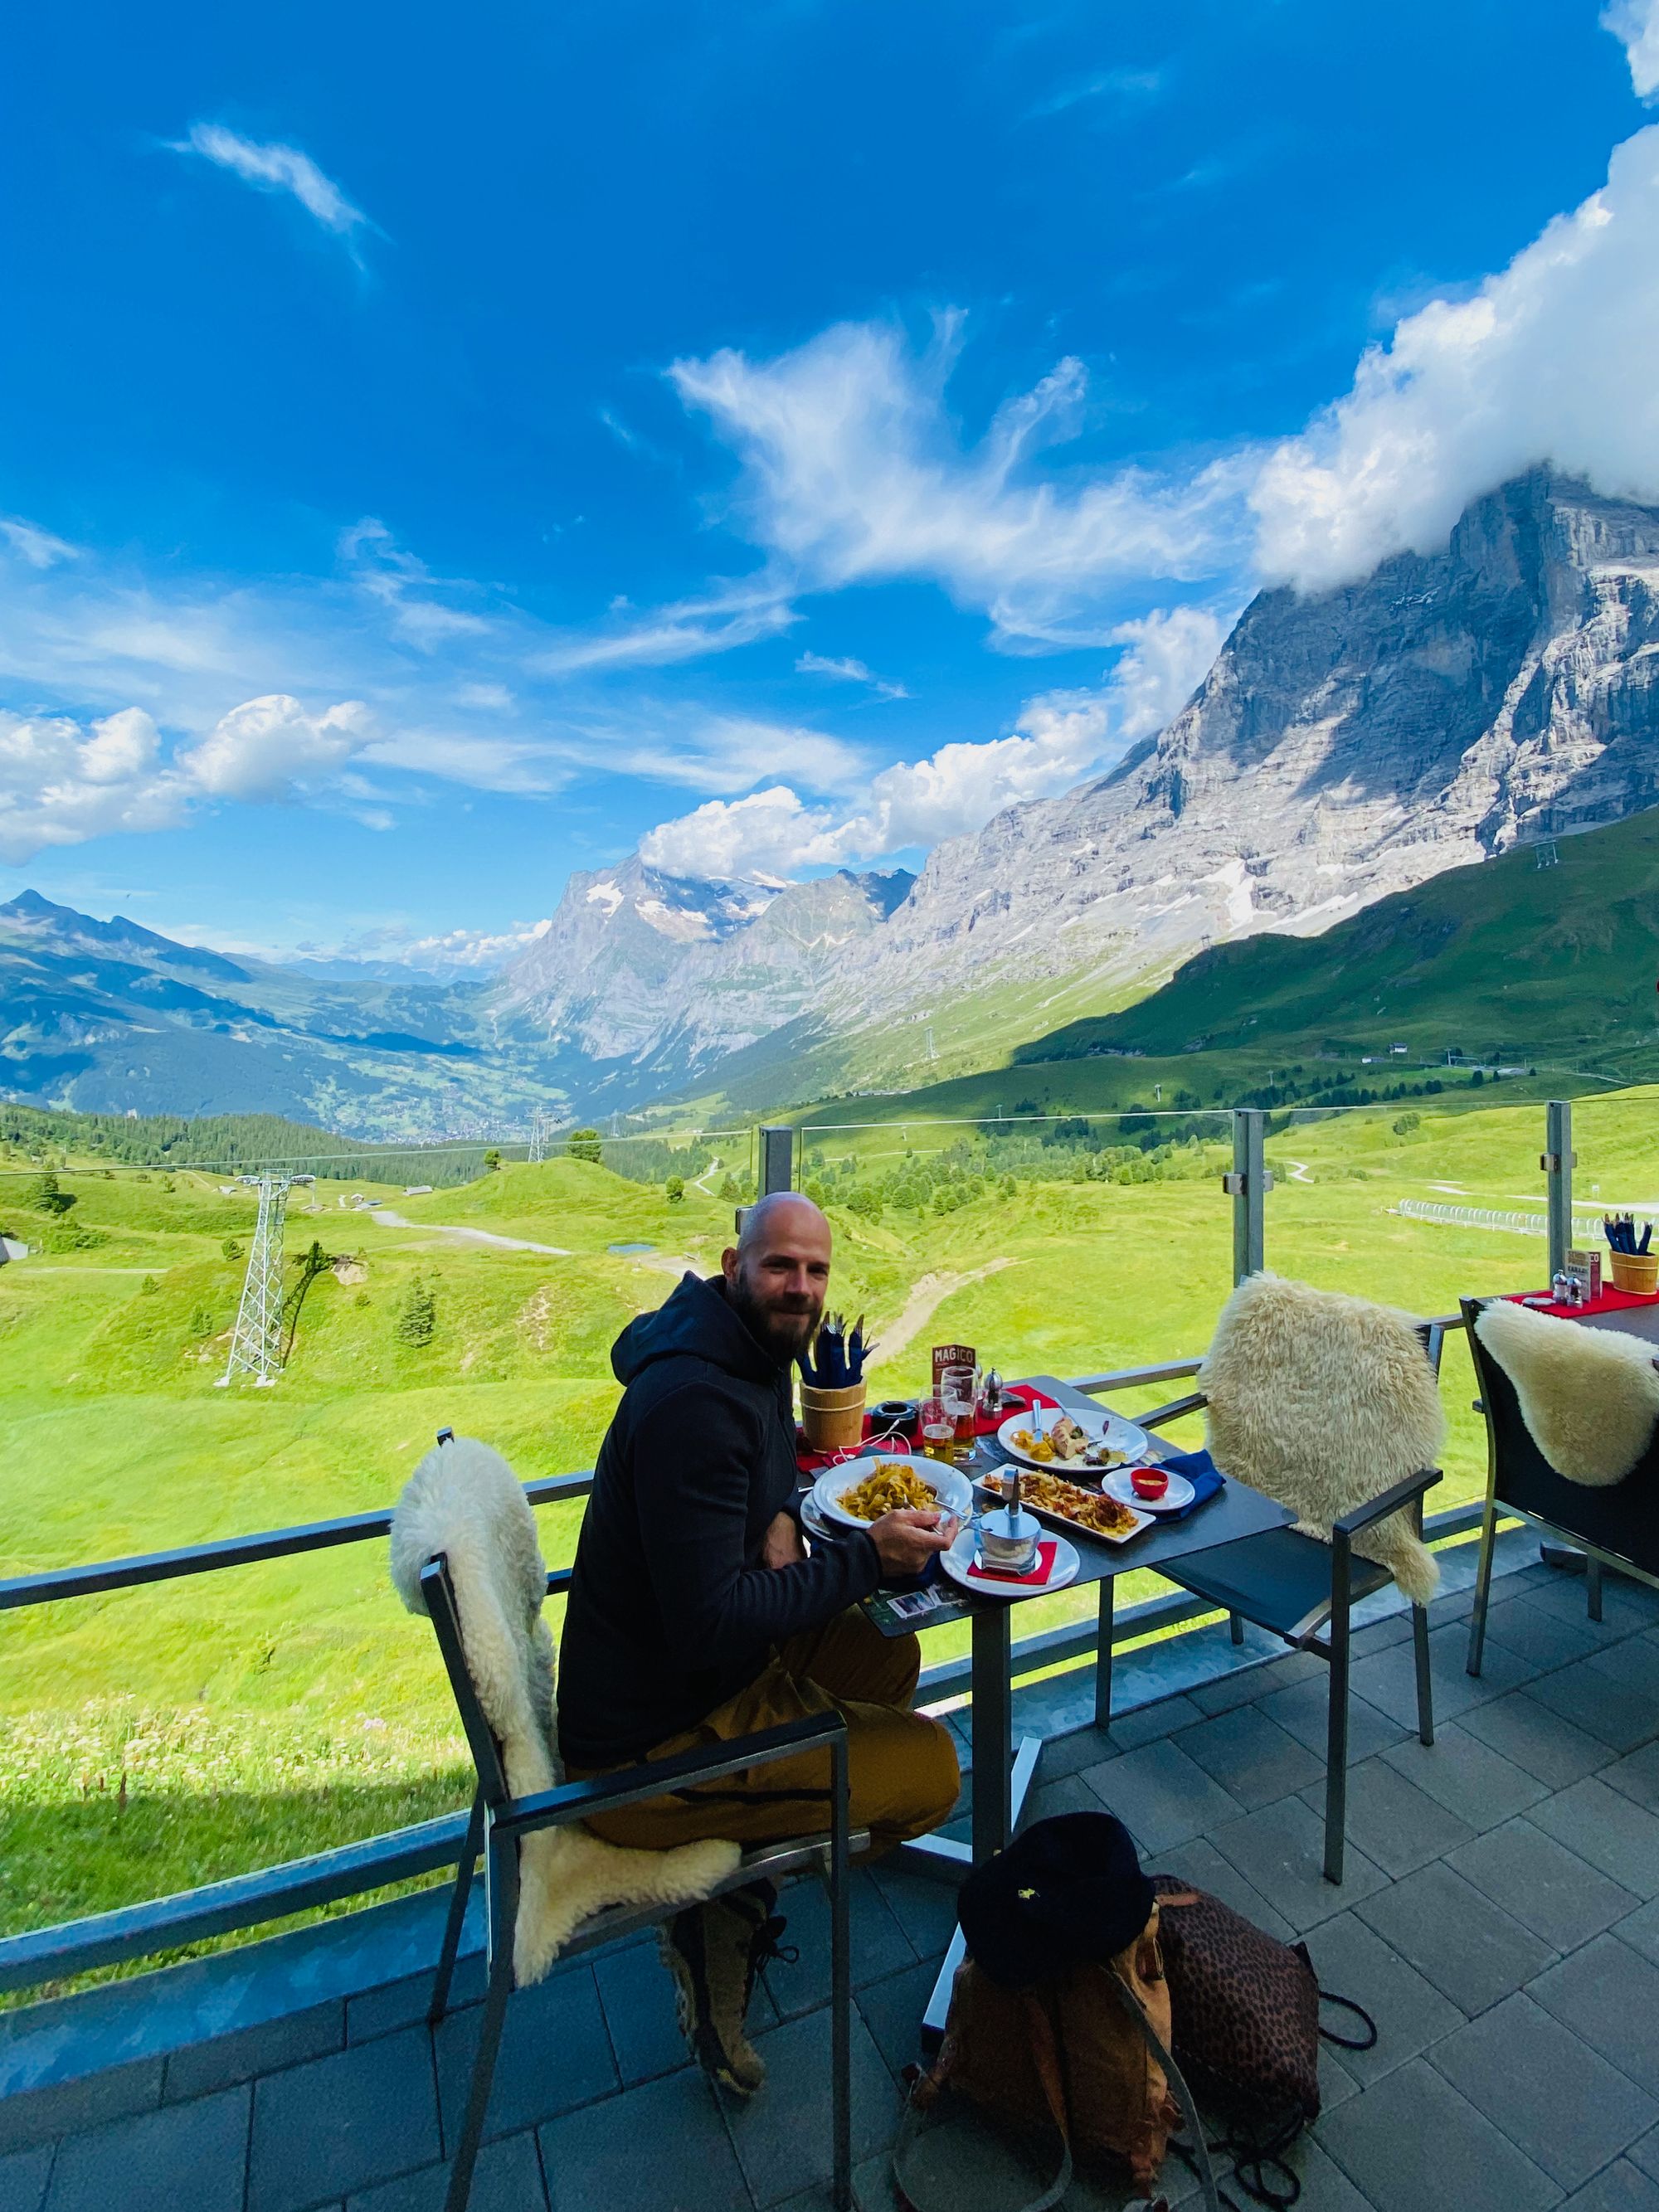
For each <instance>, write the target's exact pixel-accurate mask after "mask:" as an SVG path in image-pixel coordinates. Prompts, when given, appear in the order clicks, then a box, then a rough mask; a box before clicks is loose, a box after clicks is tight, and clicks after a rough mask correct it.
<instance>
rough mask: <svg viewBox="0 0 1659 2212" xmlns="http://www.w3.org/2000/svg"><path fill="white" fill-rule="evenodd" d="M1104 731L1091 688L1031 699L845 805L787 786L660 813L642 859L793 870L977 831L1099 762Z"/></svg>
mask: <svg viewBox="0 0 1659 2212" xmlns="http://www.w3.org/2000/svg"><path fill="white" fill-rule="evenodd" d="M1107 736H1108V711H1107V707H1106V703H1105V702H1104V701H1103V699H1102V698H1101V696H1099V695H1098V694H1097V693H1095V692H1091V691H1054V692H1050V693H1048V694H1047V695H1045V696H1043V697H1042V698H1039V699H1033V700H1032V701H1031V702H1030V703H1029V705H1027V706H1026V707H1025V708H1024V710H1023V712H1022V713H1021V714H1020V718H1019V720H1018V723H1017V725H1016V726H1015V728H1014V730H1013V731H1012V732H1011V733H1010V734H1009V735H1008V736H1007V737H1004V738H991V739H990V740H989V741H988V742H987V743H985V744H967V743H960V744H946V745H941V746H940V747H939V750H937V751H936V752H933V753H932V754H930V755H929V756H928V757H927V759H926V760H921V761H915V762H906V761H898V762H896V763H894V764H893V765H892V766H891V767H890V768H884V769H881V770H879V771H878V773H877V774H876V775H874V776H872V778H871V779H870V781H869V784H868V786H867V789H866V795H865V797H864V799H863V800H862V802H861V803H860V805H858V806H857V807H856V808H855V809H854V811H851V812H850V813H849V812H848V811H845V810H844V809H842V810H837V809H835V808H832V807H829V806H808V805H806V804H805V801H804V800H803V799H801V798H800V797H799V793H797V792H795V791H794V790H793V789H792V788H791V787H789V786H788V785H787V784H773V785H770V786H769V787H767V788H766V789H765V790H763V791H756V792H751V793H749V794H748V795H747V796H746V797H744V798H742V799H710V800H709V801H708V803H707V804H706V805H702V806H699V807H696V808H695V809H694V810H693V811H692V812H691V813H690V814H685V815H682V816H680V817H678V820H676V821H672V822H665V823H662V824H661V825H660V827H659V828H658V829H653V830H652V831H651V833H650V834H649V836H647V837H646V838H645V839H644V840H643V841H642V842H641V846H640V852H641V857H642V858H643V859H644V860H646V861H647V862H648V863H649V864H650V865H651V866H653V867H659V868H662V869H664V870H665V871H666V872H668V873H669V874H671V875H686V876H757V875H763V876H786V877H787V876H793V875H796V874H799V872H800V871H801V870H802V869H805V868H815V867H818V868H821V867H840V866H844V865H846V864H847V863H848V862H849V861H853V860H879V859H880V858H881V857H882V856H883V855H884V854H890V853H897V852H902V851H904V850H906V849H907V848H910V847H912V846H917V845H920V846H922V847H928V846H932V845H935V844H937V843H939V841H940V840H941V839H942V838H945V837H955V836H960V835H962V834H963V832H964V831H967V830H973V829H981V828H982V827H983V826H984V824H985V823H987V822H988V821H989V820H990V818H991V817H992V816H993V815H994V814H996V813H998V812H1000V811H1001V809H1002V808H1003V807H1005V806H1012V805H1017V804H1018V803H1020V802H1021V801H1023V800H1025V799H1044V798H1048V797H1051V796H1052V795H1053V794H1054V793H1056V792H1060V791H1064V790H1066V788H1068V787H1069V786H1071V785H1072V784H1074V783H1075V782H1077V781H1078V780H1079V777H1080V776H1083V775H1086V774H1087V773H1088V772H1089V770H1090V769H1091V768H1094V767H1097V766H1098V765H1099V764H1100V763H1101V759H1102V756H1103V750H1104V749H1105V746H1106V743H1107Z"/></svg>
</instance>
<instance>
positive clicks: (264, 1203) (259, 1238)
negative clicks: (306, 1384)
mask: <svg viewBox="0 0 1659 2212" xmlns="http://www.w3.org/2000/svg"><path fill="white" fill-rule="evenodd" d="M288 1190H289V1178H288V1177H287V1176H260V1178H259V1218H258V1221H257V1222H256V1224H255V1225H254V1230H253V1243H252V1249H250V1251H249V1253H248V1255H247V1273H246V1275H245V1276H244V1277H243V1279H242V1302H241V1304H240V1305H239V1306H238V1307H237V1309H236V1328H235V1331H234V1334H233V1335H232V1337H231V1340H230V1357H229V1358H228V1360H227V1361H226V1362H225V1371H224V1373H223V1374H222V1376H220V1377H219V1380H218V1381H217V1383H215V1385H214V1388H215V1389H216V1390H224V1389H228V1388H229V1385H230V1383H231V1382H232V1380H233V1379H234V1377H235V1376H238V1375H251V1376H252V1377H253V1380H254V1382H255V1383H256V1384H257V1385H258V1387H259V1388H260V1389H265V1390H268V1389H270V1386H271V1384H272V1383H274V1382H275V1381H276V1377H277V1376H279V1375H280V1374H281V1373H282V1371H283V1217H284V1216H285V1215H286V1213H287V1212H288Z"/></svg>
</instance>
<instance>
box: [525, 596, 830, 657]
mask: <svg viewBox="0 0 1659 2212" xmlns="http://www.w3.org/2000/svg"><path fill="white" fill-rule="evenodd" d="M630 612H632V610H631V609H618V610H617V617H618V618H617V620H615V621H614V622H612V623H608V624H606V625H605V626H603V627H600V628H596V629H591V630H584V631H581V632H580V633H577V634H573V635H567V636H564V637H562V638H559V639H556V641H554V642H553V643H551V644H550V645H545V646H543V647H540V648H539V649H538V651H537V653H536V654H535V657H534V665H535V666H536V667H537V669H538V671H540V672H541V673H543V674H544V675H549V676H570V675H575V674H578V673H580V671H584V670H604V669H617V668H661V667H665V666H666V665H669V664H670V663H671V662H674V661H680V660H701V659H702V658H703V657H704V656H705V655H706V654H708V653H730V652H731V651H732V649H733V648H734V647H737V646H740V645H753V644H754V643H755V642H756V641H757V639H759V638H763V637H775V636H776V635H778V633H779V632H780V631H781V630H785V629H788V628H789V626H790V624H791V623H793V622H795V621H796V620H798V619H799V617H797V616H796V614H795V611H794V610H793V607H791V606H789V605H787V603H786V601H785V599H783V598H782V596H781V594H779V593H778V592H774V591H769V590H762V591H758V592H733V593H729V594H724V595H716V596H714V597H713V598H709V599H684V600H682V601H680V602H679V603H678V604H677V605H672V606H665V607H658V608H654V609H653V611H651V612H650V613H649V614H647V615H646V616H644V617H641V619H639V620H638V621H633V622H630V621H628V620H626V619H625V618H623V617H625V615H626V614H627V613H630Z"/></svg>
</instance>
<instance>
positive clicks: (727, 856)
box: [640, 784, 832, 878]
mask: <svg viewBox="0 0 1659 2212" xmlns="http://www.w3.org/2000/svg"><path fill="white" fill-rule="evenodd" d="M831 826H832V817H830V816H829V815H828V814H827V813H824V812H823V811H817V810H814V809H812V808H810V807H808V806H806V805H804V804H803V802H802V800H801V799H799V797H798V796H797V794H796V793H794V792H793V791H791V790H790V789H789V788H788V787H787V785H781V784H775V785H774V786H773V787H771V788H770V789H769V790H766V791H754V792H750V793H749V794H748V796H747V797H746V798H744V799H710V800H709V801H708V803H707V805H702V806H699V807H696V808H695V809H694V810H693V811H692V812H690V814H683V815H681V816H680V817H679V819H678V821H675V822H665V823H661V824H660V826H659V828H657V829H653V830H651V831H649V832H648V833H647V835H646V836H644V837H642V838H641V840H640V858H641V860H643V861H644V862H645V864H646V866H647V867H651V868H660V869H662V871H663V872H664V873H665V875H671V876H706V877H720V878H730V877H744V876H791V875H793V874H794V873H795V872H796V871H797V870H798V869H799V868H801V867H804V866H810V865H811V859H812V856H813V855H814V854H815V853H816V851H817V848H818V847H819V846H820V845H822V844H823V842H824V841H825V839H826V837H827V836H828V835H829V831H830V829H831ZM828 857H829V855H828V854H825V855H824V858H826V859H827V858H828Z"/></svg>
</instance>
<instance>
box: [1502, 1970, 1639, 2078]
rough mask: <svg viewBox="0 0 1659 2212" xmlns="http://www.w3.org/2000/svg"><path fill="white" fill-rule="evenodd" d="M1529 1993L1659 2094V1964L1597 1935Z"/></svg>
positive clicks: (1533, 1984) (1544, 1975) (1610, 2061)
mask: <svg viewBox="0 0 1659 2212" xmlns="http://www.w3.org/2000/svg"><path fill="white" fill-rule="evenodd" d="M1527 1994H1528V1996H1530V1997H1532V1998H1533V1999H1534V2001H1535V2002H1537V2003H1539V2004H1541V2005H1542V2006H1543V2007H1544V2008H1545V2010H1546V2011H1547V2012H1552V2013H1553V2014H1554V2015H1555V2017H1556V2018H1557V2020H1559V2021H1560V2022H1561V2023H1562V2025H1563V2026H1564V2027H1570V2028H1571V2030H1572V2031H1573V2033H1574V2034H1575V2035H1579V2036H1582V2037H1583V2039H1584V2041H1585V2042H1586V2043H1588V2044H1589V2046H1590V2048H1591V2050H1593V2051H1600V2052H1601V2056H1602V2057H1603V2058H1605V2059H1606V2060H1607V2063H1608V2064H1609V2065H1612V2066H1616V2067H1617V2068H1618V2069H1619V2071H1620V2073H1621V2074H1625V2075H1628V2076H1629V2077H1630V2079H1631V2080H1632V2081H1634V2082H1635V2083H1636V2085H1637V2087H1638V2088H1641V2089H1645V2090H1646V2091H1647V2093H1648V2094H1649V2095H1650V2097H1659V1966H1656V1965H1655V1964H1654V1962H1653V1961H1652V1960H1650V1959H1644V1957H1643V1956H1642V1955H1641V1954H1640V1953H1639V1952H1637V1951H1632V1949H1631V1948H1630V1946H1629V1945H1628V1944H1627V1943H1621V1942H1620V1940H1619V1938H1618V1936H1613V1935H1607V1936H1597V1937H1596V1938H1595V1942H1592V1943H1586V1944H1585V1945H1584V1946H1583V1948H1582V1949H1581V1950H1577V1951H1575V1952H1573V1954H1571V1957H1570V1958H1566V1959H1563V1960H1562V1961H1561V1963H1560V1964H1559V1966H1552V1967H1550V1968H1549V1969H1548V1971H1547V1972H1545V1973H1542V1974H1541V1975H1539V1977H1538V1978H1537V1979H1536V1980H1535V1981H1534V1982H1530V1983H1528V1987H1527Z"/></svg>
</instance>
